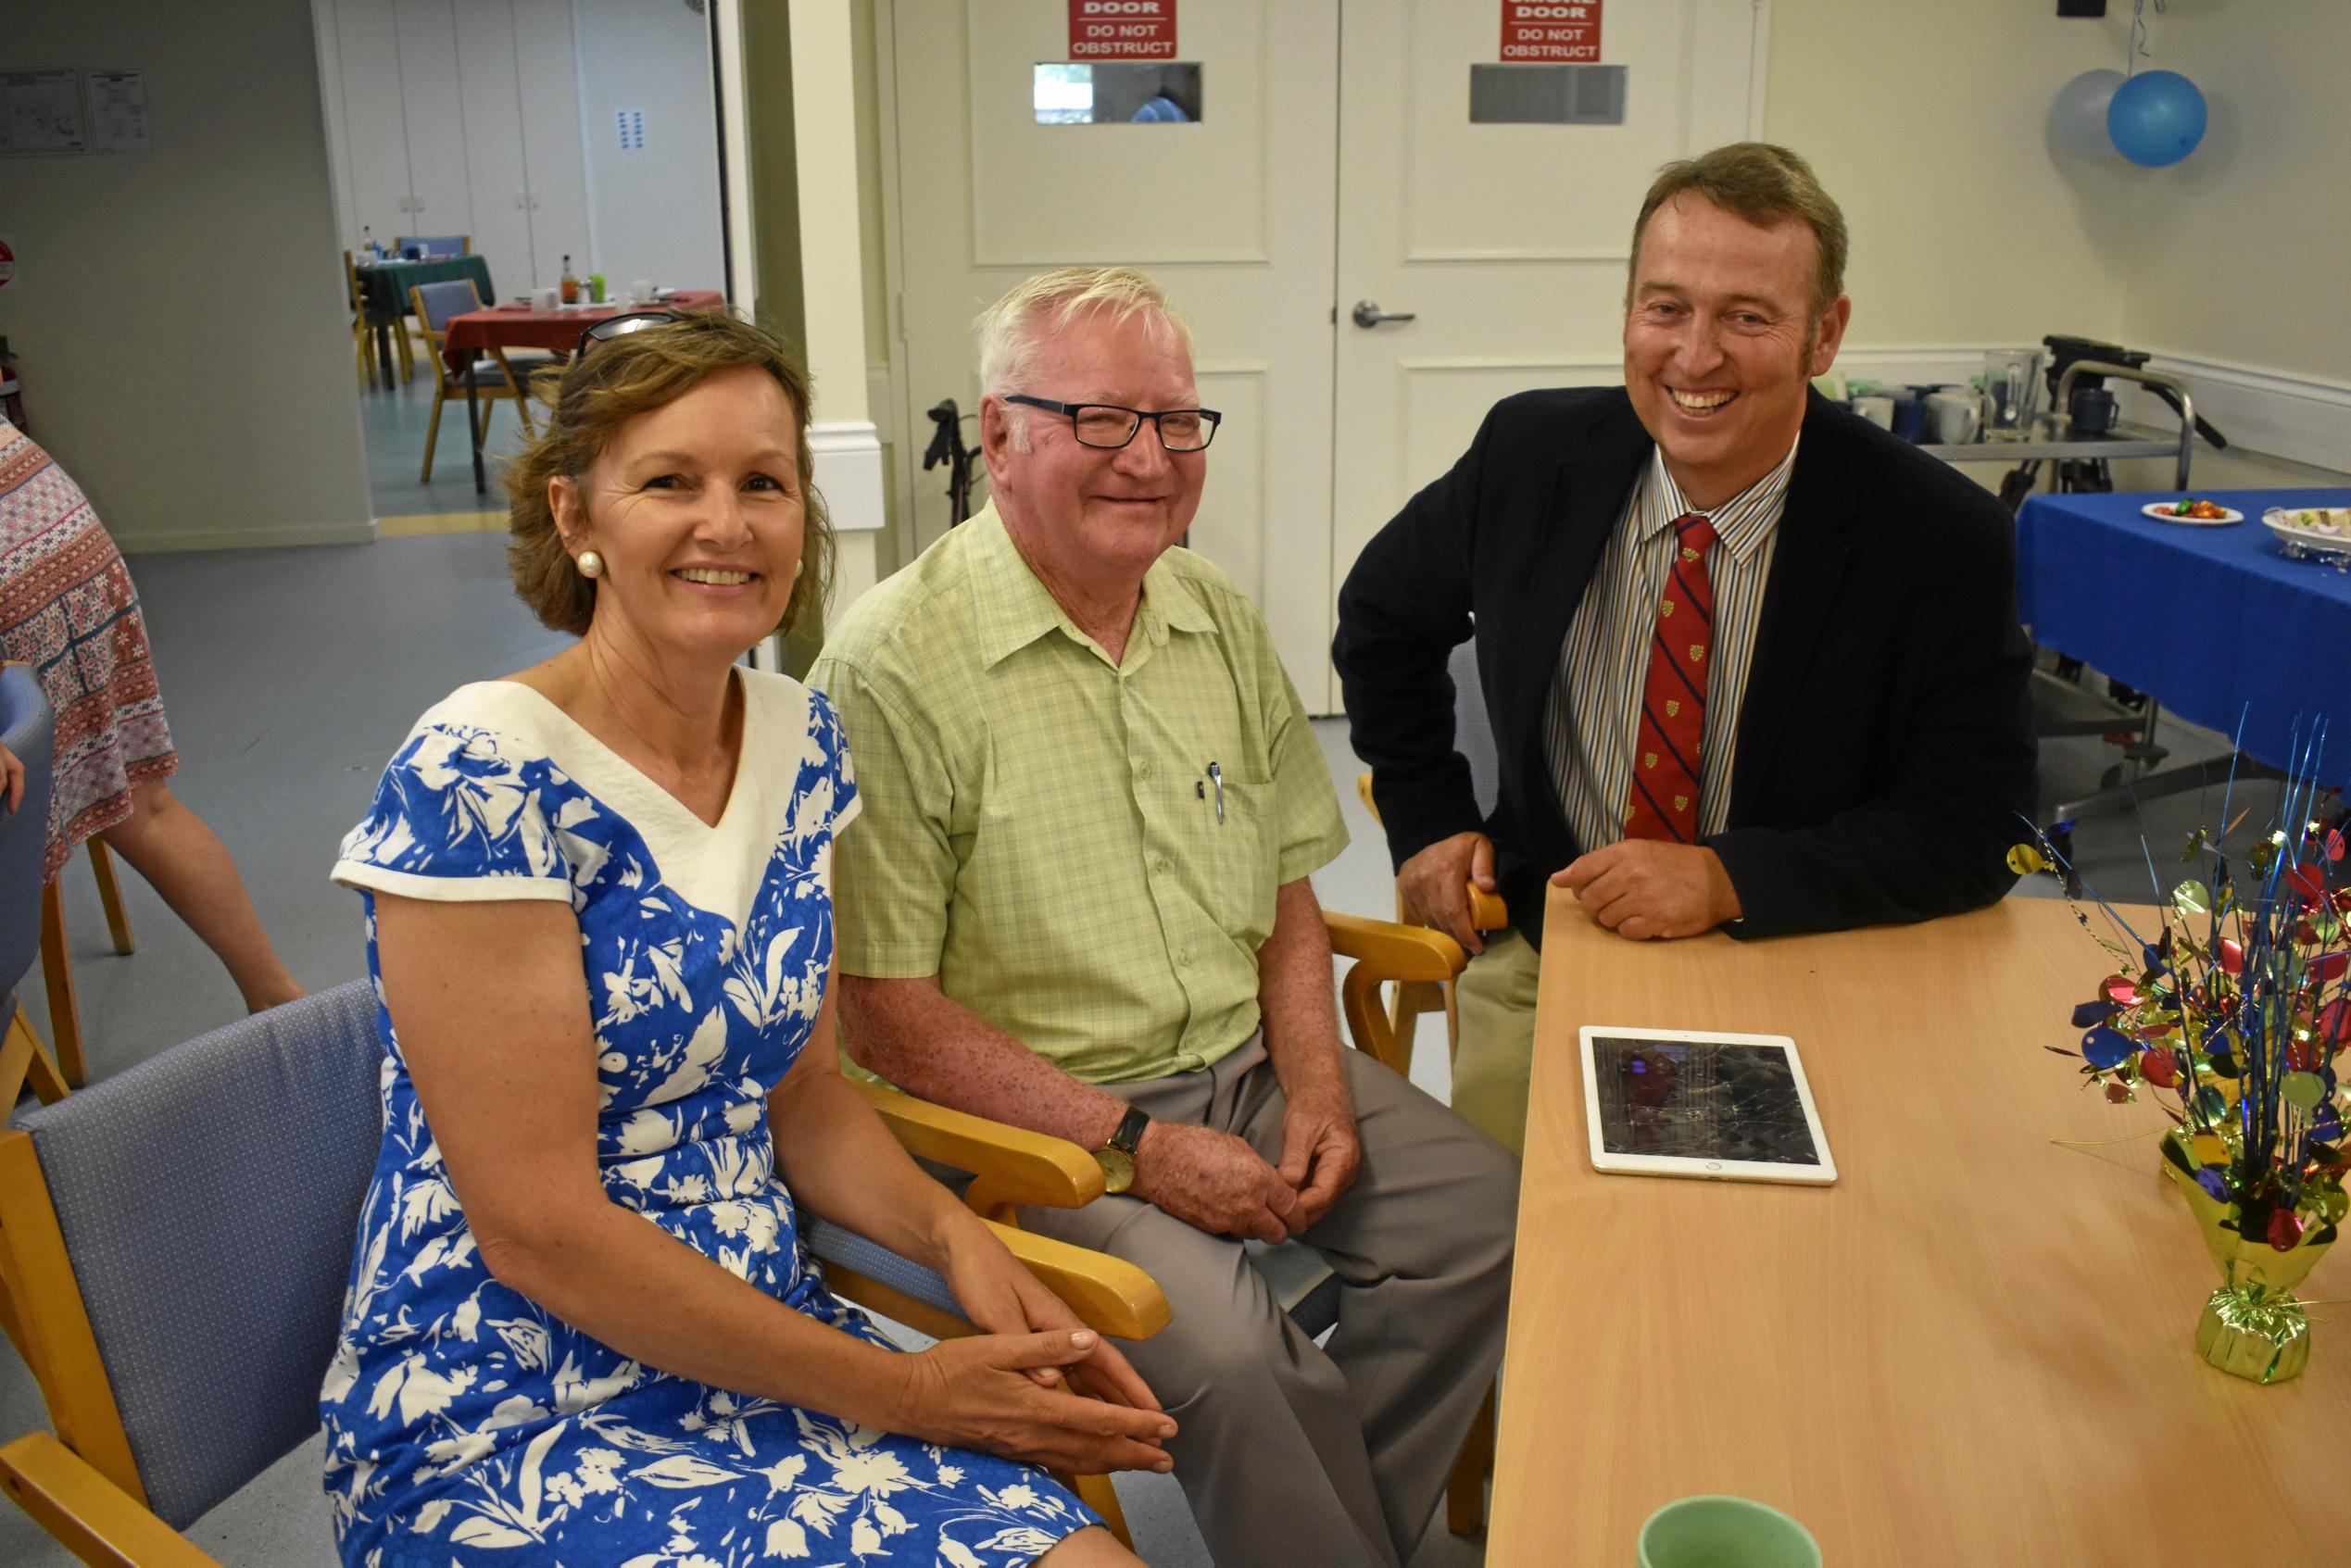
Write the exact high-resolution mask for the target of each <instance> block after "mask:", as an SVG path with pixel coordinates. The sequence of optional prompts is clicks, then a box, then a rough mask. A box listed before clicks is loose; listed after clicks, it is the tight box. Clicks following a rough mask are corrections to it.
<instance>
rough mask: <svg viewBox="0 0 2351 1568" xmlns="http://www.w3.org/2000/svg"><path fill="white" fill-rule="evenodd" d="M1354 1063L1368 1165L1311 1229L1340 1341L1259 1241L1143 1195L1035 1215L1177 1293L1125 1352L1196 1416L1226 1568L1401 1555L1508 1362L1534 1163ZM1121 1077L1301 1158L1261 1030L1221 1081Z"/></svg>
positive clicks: (1375, 1068)
mask: <svg viewBox="0 0 2351 1568" xmlns="http://www.w3.org/2000/svg"><path fill="white" fill-rule="evenodd" d="M1342 1055H1343V1056H1344V1057H1345V1059H1346V1061H1347V1070H1348V1074H1349V1080H1350V1083H1351V1084H1352V1087H1353V1090H1354V1095H1355V1111H1356V1117H1357V1121H1358V1124H1359V1126H1360V1129H1361V1134H1362V1138H1363V1146H1364V1159H1363V1167H1362V1170H1361V1171H1360V1173H1358V1174H1357V1175H1356V1178H1355V1182H1354V1185H1352V1187H1350V1188H1349V1189H1348V1190H1347V1192H1346V1193H1345V1194H1344V1195H1342V1196H1341V1197H1340V1198H1339V1202H1338V1203H1337V1204H1335V1205H1334V1206H1333V1207H1332V1209H1331V1210H1330V1212H1329V1213H1328V1214H1326V1215H1325V1216H1324V1217H1323V1219H1322V1222H1321V1223H1319V1224H1317V1225H1315V1226H1314V1228H1313V1229H1312V1230H1310V1231H1308V1232H1307V1233H1306V1235H1305V1236H1304V1237H1303V1239H1304V1241H1306V1242H1307V1243H1310V1244H1311V1245H1313V1246H1314V1248H1317V1249H1318V1250H1319V1251H1321V1252H1322V1254H1323V1255H1324V1257H1325V1258H1326V1260H1327V1261H1328V1262H1329V1264H1330V1267H1331V1270H1332V1272H1333V1273H1335V1274H1337V1275H1338V1277H1339V1284H1340V1304H1339V1323H1338V1326H1337V1327H1336V1328H1335V1329H1334V1330H1333V1331H1332V1332H1331V1336H1330V1339H1329V1343H1328V1346H1327V1348H1322V1347H1317V1346H1316V1345H1315V1344H1314V1341H1313V1340H1312V1339H1310V1338H1308V1337H1307V1336H1306V1335H1305V1334H1303V1333H1302V1332H1301V1331H1300V1329H1299V1328H1298V1326H1297V1325H1296V1324H1295V1323H1291V1322H1290V1321H1289V1317H1288V1316H1287V1315H1286V1314H1285V1313H1284V1312H1283V1311H1282V1310H1281V1308H1280V1306H1279V1305H1278V1304H1277V1303H1276V1301H1275V1299H1274V1298H1273V1296H1272V1295H1271V1294H1270V1293H1269V1292H1268V1291H1267V1289H1266V1287H1265V1285H1264V1281H1263V1280H1261V1279H1260V1278H1259V1277H1258V1274H1257V1271H1256V1270H1255V1269H1253V1268H1251V1266H1250V1262H1249V1260H1248V1256H1247V1254H1246V1253H1245V1251H1244V1250H1243V1248H1242V1247H1241V1244H1240V1243H1239V1242H1238V1241H1235V1240H1233V1239H1231V1238H1229V1237H1226V1236H1210V1235H1207V1234H1206V1233H1204V1232H1202V1231H1199V1230H1195V1229H1194V1228H1193V1227H1192V1226H1190V1225H1189V1224H1187V1223H1185V1222H1183V1221H1181V1220H1178V1219H1176V1218H1174V1217H1173V1216H1171V1215H1168V1214H1165V1213H1163V1212H1161V1211H1160V1210H1157V1209H1155V1208H1153V1207H1151V1206H1150V1204H1148V1203H1144V1202H1141V1201H1139V1200H1138V1199H1135V1198H1108V1197H1106V1198H1098V1199H1096V1200H1095V1201H1094V1202H1093V1203H1090V1204H1088V1205H1087V1207H1085V1208H1083V1209H1077V1210H1068V1209H1024V1210H1021V1223H1022V1224H1023V1225H1025V1226H1026V1227H1027V1228H1028V1229H1030V1230H1033V1231H1036V1232H1038V1233H1040V1234H1042V1235H1046V1236H1059V1237H1061V1238H1062V1240H1064V1241H1069V1242H1074V1243H1075V1244H1076V1245H1078V1246H1081V1247H1090V1248H1096V1249H1098V1250H1100V1251H1105V1252H1110V1253H1113V1254H1114V1255H1115V1256H1117V1257H1120V1258H1124V1259H1126V1260H1127V1261H1130V1262H1133V1263H1135V1264H1138V1266H1140V1267H1141V1268H1143V1269H1145V1270H1147V1271H1149V1273H1150V1275H1151V1277H1152V1278H1154V1279H1156V1280H1157V1281H1159V1283H1160V1286H1161V1288H1163V1290H1165V1291H1166V1293H1167V1299H1168V1303H1169V1305H1170V1306H1172V1307H1173V1308H1174V1310H1175V1318H1174V1321H1173V1322H1172V1323H1169V1324H1168V1326H1167V1327H1165V1328H1163V1329H1162V1330H1161V1331H1160V1332H1159V1333H1158V1334H1157V1335H1155V1336H1152V1337H1151V1338H1150V1339H1147V1340H1143V1341H1141V1342H1139V1343H1135V1344H1129V1345H1125V1346H1122V1348H1124V1349H1125V1352H1126V1354H1127V1357H1128V1359H1129V1360H1131V1361H1133V1362H1134V1363H1135V1367H1136V1370H1137V1371H1138V1372H1140V1373H1141V1374H1142V1375H1143V1377H1144V1380H1145V1381H1146V1382H1148V1383H1150V1386H1151V1390H1152V1392H1153V1393H1155V1394H1157V1395H1158V1396H1159V1398H1160V1401H1161V1403H1162V1404H1163V1405H1164V1406H1165V1407H1166V1409H1167V1411H1168V1413H1169V1414H1171V1415H1173V1416H1174V1417H1175V1418H1176V1423H1177V1424H1178V1427H1179V1431H1178V1433H1177V1436H1176V1439H1175V1441H1174V1442H1172V1443H1171V1444H1169V1445H1168V1449H1169V1452H1170V1453H1171V1454H1172V1455H1173V1457H1174V1458H1175V1461H1176V1479H1177V1480H1179V1481H1181V1482H1182V1483H1183V1486H1184V1492H1185V1496H1186V1497H1187V1499H1188V1500H1189V1501H1190V1503H1191V1507H1192V1514H1193V1517H1194V1518H1195V1519H1196V1520H1197V1521H1198V1523H1199V1524H1200V1530H1201V1537H1202V1538H1203V1539H1204V1540H1205V1541H1206V1542H1207V1543H1208V1549H1209V1550H1210V1551H1211V1552H1212V1553H1213V1555H1214V1557H1215V1559H1216V1562H1218V1563H1219V1564H1220V1565H1222V1568H1252V1565H1254V1564H1257V1563H1272V1562H1278V1563H1281V1564H1283V1565H1284V1568H1313V1565H1314V1564H1321V1563H1328V1564H1330V1565H1331V1568H1364V1564H1367V1563H1377V1564H1382V1565H1386V1568H1395V1565H1398V1564H1401V1563H1402V1562H1403V1561H1404V1560H1405V1559H1406V1558H1408V1557H1410V1556H1411V1555H1412V1553H1413V1550H1414V1548H1415V1547H1417V1546H1418V1545H1419V1542H1420V1538H1421V1536H1422V1533H1423V1532H1424V1531H1426V1530H1427V1527H1428V1521H1429V1518H1430V1516H1431V1514H1433V1513H1434V1512H1435V1511H1436V1507H1437V1501H1438V1499H1439V1498H1440V1497H1441V1496H1443V1494H1444V1488H1445V1481H1446V1477H1447V1476H1448V1474H1450V1473H1451V1472H1452V1463H1453V1459H1454V1456H1455V1454H1456V1452H1457V1450H1458V1449H1460V1447H1461V1442H1462V1438H1463V1436H1465V1434H1466V1433H1467V1432H1468V1430H1469V1424H1470V1422H1471V1421H1472V1419H1474V1418H1475V1416H1476V1415H1477V1407H1478V1404H1479V1403H1480V1401H1482V1400H1483V1399H1485V1397H1486V1393H1487V1390H1488V1388H1489V1387H1490V1386H1491V1385H1492V1382H1493V1378H1494V1372H1495V1368H1496V1367H1497V1365H1498V1364H1499V1363H1500V1361H1501V1360H1502V1323H1503V1318H1504V1314H1505V1311H1506V1310H1507V1307H1508V1303H1509V1298H1510V1261H1511V1248H1512V1245H1513V1241H1514V1237H1515V1231H1516V1226H1517V1214H1518V1162H1517V1160H1514V1159H1512V1158H1511V1157H1510V1156H1509V1155H1508V1154H1506V1153H1504V1152H1503V1151H1502V1149H1501V1148H1499V1147H1497V1146H1496V1145H1495V1144H1494V1142H1493V1140H1491V1139H1490V1138H1488V1137H1486V1136H1484V1135H1482V1134H1479V1133H1478V1132H1477V1131H1475V1130H1474V1129H1473V1128H1471V1127H1470V1126H1469V1125H1468V1124H1467V1123H1465V1122H1463V1121H1462V1120H1461V1119H1460V1118H1459V1117H1457V1116H1455V1115H1454V1114H1453V1113H1452V1111H1450V1110H1446V1109H1445V1108H1444V1107H1443V1106H1441V1105H1440V1104H1439V1103H1437V1101H1435V1100H1434V1099H1431V1098H1429V1097H1428V1096H1427V1095H1426V1094H1423V1093H1422V1092H1421V1091H1420V1090H1418V1089H1416V1088H1414V1087H1413V1086H1412V1085H1410V1084H1408V1083H1406V1082H1405V1081H1404V1080H1403V1079H1402V1078H1399V1077H1398V1076H1396V1074H1395V1073H1390V1072H1389V1070H1388V1069H1386V1068H1385V1067H1382V1066H1380V1065H1379V1063H1378V1062H1377V1061H1375V1060H1372V1059H1371V1058H1370V1057H1368V1056H1365V1055H1364V1053H1362V1052H1361V1051H1356V1050H1348V1051H1344V1052H1342ZM1102 1086H1103V1087H1104V1088H1106V1089H1108V1090H1109V1091H1110V1092H1111V1093H1113V1094H1115V1095H1119V1096H1122V1097H1124V1098H1125V1099H1127V1100H1128V1101H1129V1102H1130V1103H1132V1104H1135V1105H1139V1106H1141V1107H1142V1108H1143V1109H1144V1110H1148V1111H1150V1113H1151V1115H1152V1116H1153V1117H1154V1118H1155V1119H1157V1120H1160V1121H1163V1122H1188V1123H1196V1124H1201V1125H1205V1126H1209V1127H1213V1128H1216V1129H1218V1130H1220V1131H1223V1132H1227V1133H1231V1134H1233V1135H1236V1136H1238V1137H1240V1138H1243V1139H1246V1140H1247V1141H1248V1142H1249V1144H1250V1145H1251V1147H1252V1148H1255V1149H1256V1150H1257V1152H1258V1153H1260V1154H1261V1155H1263V1156H1264V1158H1265V1159H1266V1160H1267V1161H1268V1162H1270V1163H1279V1161H1280V1160H1281V1153H1282V1113H1283V1110H1284V1105H1285V1101H1284V1098H1283V1096H1282V1092H1281V1085H1279V1084H1278V1083H1277V1082H1276V1080H1275V1076H1274V1069H1273V1066H1272V1064H1271V1063H1270V1062H1269V1061H1267V1060H1266V1057H1265V1051H1264V1046H1263V1044H1262V1043H1261V1042H1260V1041H1259V1040H1258V1039H1256V1038H1254V1037H1252V1038H1251V1039H1250V1040H1249V1041H1248V1042H1247V1043H1246V1044H1244V1045H1243V1046H1241V1047H1239V1048H1238V1049H1237V1050H1235V1051H1234V1052H1233V1053H1232V1054H1231V1055H1229V1056H1227V1057H1226V1058H1225V1059H1224V1060H1221V1061H1219V1062H1218V1063H1216V1065H1214V1066H1213V1067H1211V1068H1209V1069H1208V1070H1206V1071H1205V1072H1201V1073H1185V1074H1183V1075H1181V1076H1178V1077H1170V1078H1159V1079H1153V1080H1150V1081H1149V1082H1145V1083H1138V1084H1106V1085H1102Z"/></svg>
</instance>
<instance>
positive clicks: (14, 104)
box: [0, 70, 90, 153]
mask: <svg viewBox="0 0 2351 1568" xmlns="http://www.w3.org/2000/svg"><path fill="white" fill-rule="evenodd" d="M89 150H90V138H89V134H88V132H87V131H86V129H85V126H84V121H83V119H82V73H81V72H80V71H78V70H10V71H0V153H86V152H88V151H89Z"/></svg>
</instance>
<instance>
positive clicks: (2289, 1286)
mask: <svg viewBox="0 0 2351 1568" xmlns="http://www.w3.org/2000/svg"><path fill="white" fill-rule="evenodd" d="M2165 1141H2166V1142H2167V1143H2170V1144H2172V1145H2173V1146H2174V1149H2173V1152H2172V1153H2171V1157H2170V1158H2168V1159H2167V1160H2166V1161H2165V1163H2164V1170H2165V1171H2166V1172H2167V1173H2169V1175H2170V1177H2171V1179H2172V1180H2173V1181H2174V1182H2175V1183H2177V1184H2178V1185H2179V1187H2180V1190H2181V1192H2182V1193H2184V1194H2185V1195H2186V1197H2187V1199H2188V1208H2189V1210H2190V1211H2191V1212H2193V1213H2194V1215H2195V1217H2196V1226H2197V1228H2198V1229H2199V1230H2201V1231H2203V1233H2204V1244H2205V1247H2206V1249H2207V1250H2208V1251H2209V1252H2210V1253H2211V1254H2212V1261H2214V1262H2215V1263H2217V1264H2219V1268H2220V1288H2219V1289H2218V1290H2215V1291H2214V1292H2213V1293H2212V1296H2211V1298H2210V1299H2208V1300H2206V1302H2205V1304H2204V1315H2203V1316H2202V1317H2201V1318H2199V1319H2197V1320H2196V1353H2197V1354H2198V1355H2200V1356H2202V1357H2203V1358H2204V1359H2205V1360H2206V1361H2207V1362H2209V1363H2210V1364H2211V1365H2213V1366H2216V1367H2219V1369H2220V1370H2221V1371H2222V1372H2225V1373H2227V1374H2230V1375H2231V1376H2232V1377H2242V1378H2245V1379H2247V1380H2248V1381H2250V1382H2254V1383H2283V1382H2284V1381H2285V1380H2286V1379H2288V1378H2290V1377H2295V1376H2299V1375H2300V1374H2301V1372H2302V1369H2303V1368H2304V1367H2306V1366H2307V1365H2309V1363H2310V1319H2309V1316H2308V1315H2307V1313H2305V1312H2304V1311H2303V1310H2302V1303H2301V1302H2300V1301H2298V1300H2296V1299H2295V1298H2294V1286H2297V1285H2300V1284H2301V1283H2302V1282H2303V1280H2304V1279H2305V1278H2307V1276H2308V1274H2309V1273H2310V1271H2311V1270H2312V1269H2314V1268H2316V1267H2317V1266H2318V1262H2319V1260H2320V1258H2322V1257H2324V1256H2325V1255H2326V1251H2327V1248H2330V1247H2332V1245H2333V1244H2334V1236H2335V1230H2334V1227H2333V1226H2332V1225H2331V1224H2322V1223H2314V1224H2308V1225H2306V1226H2305V1227H2304V1229H2303V1233H2302V1238H2301V1240H2300V1241H2299V1242H2297V1243H2296V1244H2295V1245H2294V1247H2293V1248H2291V1249H2290V1250H2288V1251H2284V1252H2281V1251H2279V1250H2278V1249H2277V1248H2274V1247H2272V1246H2270V1245H2269V1241H2268V1240H2267V1239H2266V1238H2264V1237H2261V1236H2241V1235H2239V1234H2238V1232H2237V1230H2236V1228H2235V1226H2236V1223H2237V1221H2238V1219H2239V1214H2238V1210H2237V1206H2236V1205H2235V1204H2233V1203H2223V1202H2221V1201H2219V1199H2218V1198H2214V1197H2213V1196H2212V1195H2211V1194H2210V1193H2208V1192H2206V1191H2205V1190H2204V1188H2203V1187H2201V1186H2199V1185H2196V1180H2195V1177H2194V1175H2193V1174H2191V1171H2192V1170H2193V1168H2194V1155H2193V1154H2191V1153H2189V1152H2188V1146H2187V1144H2186V1141H2185V1140H2184V1139H2181V1137H2180V1135H2178V1134H2177V1133H2172V1134H2169V1135H2166V1139H2165Z"/></svg>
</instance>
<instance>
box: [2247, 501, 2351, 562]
mask: <svg viewBox="0 0 2351 1568" xmlns="http://www.w3.org/2000/svg"><path fill="white" fill-rule="evenodd" d="M2261 521H2262V522H2263V523H2264V524H2265V525H2267V526H2268V528H2269V532H2270V533H2273V534H2275V535H2277V539H2278V544H2279V546H2281V547H2282V549H2283V550H2284V551H2285V553H2286V554H2287V555H2289V556H2292V557H2294V558H2295V559H2297V560H2323V561H2326V562H2328V563H2330V564H2331V565H2333V566H2337V567H2341V566H2345V565H2351V507H2271V508H2269V510H2268V511H2266V512H2263V513H2262V514H2261Z"/></svg>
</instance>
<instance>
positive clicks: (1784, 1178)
mask: <svg viewBox="0 0 2351 1568" xmlns="http://www.w3.org/2000/svg"><path fill="white" fill-rule="evenodd" d="M1582 1035H1583V1057H1584V1123H1585V1125H1586V1126H1588V1127H1589V1128H1590V1130H1591V1162H1592V1165H1593V1167H1594V1168H1595V1169H1597V1170H1601V1171H1611V1172H1620V1173H1628V1174H1631V1175H1639V1176H1691V1177H1696V1178H1699V1179H1701V1180H1704V1181H1717V1182H1813V1183H1817V1184H1821V1185H1826V1184H1828V1183H1829V1182H1833V1181H1835V1180H1836V1179H1837V1164H1836V1161H1835V1160H1832V1159H1830V1158H1829V1139H1828V1137H1827V1136H1826V1135H1824V1134H1823V1133H1822V1132H1821V1130H1820V1112H1819V1111H1818V1110H1817V1109H1816V1108H1815V1107H1814V1105H1813V1103H1812V1085H1810V1084H1807V1083H1806V1082H1805V1081H1804V1060H1803V1059H1802V1058H1800V1057H1798V1056H1797V1055H1796V1042H1795V1041H1793V1040H1792V1039H1790V1038H1788V1036H1787V1035H1726V1034H1722V1033H1719V1032H1716V1031H1713V1030H1705V1031H1692V1030H1687V1029H1612V1028H1608V1027H1606V1026H1604V1025H1602V1024H1596V1023H1587V1024H1585V1025H1584V1027H1583V1031H1582Z"/></svg>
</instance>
